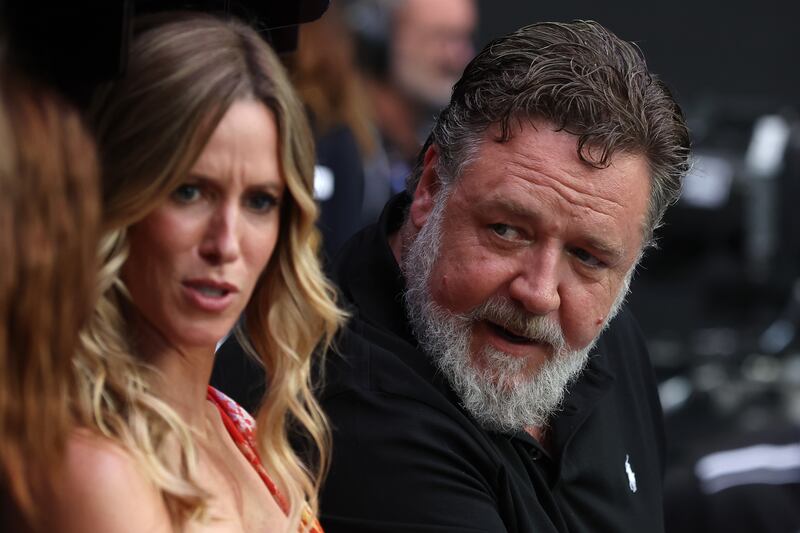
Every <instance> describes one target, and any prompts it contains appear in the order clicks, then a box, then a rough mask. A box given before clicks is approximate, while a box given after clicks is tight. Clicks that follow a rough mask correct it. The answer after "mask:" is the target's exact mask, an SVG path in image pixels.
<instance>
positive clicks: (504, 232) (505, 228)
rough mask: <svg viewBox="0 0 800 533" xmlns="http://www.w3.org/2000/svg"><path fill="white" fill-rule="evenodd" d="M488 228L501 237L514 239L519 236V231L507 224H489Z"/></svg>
mask: <svg viewBox="0 0 800 533" xmlns="http://www.w3.org/2000/svg"><path fill="white" fill-rule="evenodd" d="M489 228H490V229H491V230H492V231H493V232H494V234H495V235H497V236H498V237H502V238H503V239H509V240H516V239H519V238H520V234H519V231H517V230H516V229H514V228H513V227H511V226H509V225H507V224H490V225H489Z"/></svg>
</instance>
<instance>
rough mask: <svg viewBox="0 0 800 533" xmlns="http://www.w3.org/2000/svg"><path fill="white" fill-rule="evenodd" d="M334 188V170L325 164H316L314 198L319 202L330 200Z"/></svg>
mask: <svg viewBox="0 0 800 533" xmlns="http://www.w3.org/2000/svg"><path fill="white" fill-rule="evenodd" d="M333 189H334V177H333V171H332V170H331V169H329V168H328V167H326V166H323V165H316V166H314V199H315V200H317V201H319V202H324V201H325V200H330V198H331V196H333Z"/></svg>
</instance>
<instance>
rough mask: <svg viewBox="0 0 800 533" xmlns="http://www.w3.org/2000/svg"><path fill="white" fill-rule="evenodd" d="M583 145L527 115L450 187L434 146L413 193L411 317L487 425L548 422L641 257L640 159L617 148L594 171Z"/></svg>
mask: <svg viewBox="0 0 800 533" xmlns="http://www.w3.org/2000/svg"><path fill="white" fill-rule="evenodd" d="M487 138H488V139H491V138H492V137H491V133H490V134H489V135H487ZM576 146H577V139H576V138H575V137H574V136H572V135H570V134H568V133H566V132H563V131H555V130H554V128H553V127H552V126H551V125H549V124H548V123H546V122H542V123H539V124H538V126H537V127H534V126H533V125H528V126H526V127H523V128H522V131H521V132H519V133H516V134H515V136H514V137H512V138H511V140H509V141H508V142H505V143H496V142H492V141H490V140H487V141H485V142H484V143H482V144H481V146H480V149H479V152H478V156H477V158H476V159H475V162H474V163H472V164H471V165H469V166H468V168H467V169H466V170H465V171H464V172H463V173H462V175H461V176H460V177H459V178H458V179H457V180H455V182H454V183H453V184H452V185H449V186H448V188H446V189H442V188H439V187H438V185H437V181H436V172H435V169H436V155H435V153H434V155H433V156H432V157H428V158H426V163H425V167H424V169H423V175H422V178H421V181H420V184H419V186H418V187H417V190H416V192H415V196H414V200H413V202H412V206H411V210H410V212H409V216H410V220H411V221H412V223H413V224H414V225H415V226H417V229H418V230H419V231H418V233H417V234H416V236H415V237H414V238H413V240H412V241H411V242H409V243H407V246H406V249H405V251H404V253H403V257H402V261H401V262H402V265H401V267H402V270H403V273H404V275H405V278H406V284H407V293H406V296H405V299H406V306H407V310H408V314H409V317H410V321H411V324H412V327H413V328H414V331H415V334H416V335H417V338H418V340H419V341H420V344H421V346H422V347H423V349H424V350H425V351H426V352H427V353H429V354H430V355H431V356H432V357H434V359H435V360H436V362H437V364H438V366H439V368H440V369H441V370H442V372H443V373H444V374H445V376H447V378H448V380H449V381H450V384H451V386H452V387H453V388H454V390H455V391H456V392H457V393H458V395H459V396H460V398H461V400H462V403H463V404H464V406H465V408H466V409H467V410H468V411H469V412H470V413H471V414H472V415H473V416H474V417H475V418H476V419H477V420H478V421H479V422H480V423H482V424H483V425H484V426H486V427H490V428H496V429H502V430H509V429H523V428H526V427H532V426H533V427H542V426H545V425H546V424H547V421H548V419H549V417H550V416H551V414H552V413H553V411H554V410H555V409H557V408H558V405H559V403H560V401H561V399H562V398H563V395H564V392H565V390H566V388H567V386H568V384H569V382H570V381H571V380H572V379H574V377H575V376H577V375H578V374H579V373H580V371H581V369H582V368H583V367H584V366H585V364H586V361H587V358H588V353H589V352H590V350H591V348H592V346H593V345H594V343H595V342H596V339H597V337H598V336H599V335H600V332H601V331H602V329H603V328H604V327H605V326H606V325H607V324H608V322H609V321H610V319H611V318H612V317H613V315H614V313H616V311H617V309H618V308H619V306H620V305H621V303H622V301H623V299H624V296H625V294H626V292H627V288H628V283H629V281H630V276H631V273H632V271H633V267H634V265H635V263H636V261H637V259H638V258H639V256H640V251H641V247H642V237H643V231H642V229H643V227H644V223H645V219H646V214H647V205H648V194H649V174H648V168H647V164H646V162H645V160H644V158H643V157H641V156H633V155H625V154H620V155H618V156H615V157H613V158H612V163H611V165H610V166H609V167H607V168H603V169H597V168H593V167H589V166H588V165H586V164H585V163H584V162H583V161H581V160H580V159H579V158H578V157H577V152H576ZM433 150H434V151H435V148H434V149H433Z"/></svg>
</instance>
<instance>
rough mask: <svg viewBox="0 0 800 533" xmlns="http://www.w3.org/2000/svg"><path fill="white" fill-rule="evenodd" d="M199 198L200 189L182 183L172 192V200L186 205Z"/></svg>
mask: <svg viewBox="0 0 800 533" xmlns="http://www.w3.org/2000/svg"><path fill="white" fill-rule="evenodd" d="M198 198H200V187H198V186H197V185H192V184H189V183H184V184H183V185H181V186H179V187H178V188H177V189H175V190H174V191H173V192H172V199H173V200H175V201H176V202H178V203H182V204H188V203H191V202H194V201H195V200H197V199H198Z"/></svg>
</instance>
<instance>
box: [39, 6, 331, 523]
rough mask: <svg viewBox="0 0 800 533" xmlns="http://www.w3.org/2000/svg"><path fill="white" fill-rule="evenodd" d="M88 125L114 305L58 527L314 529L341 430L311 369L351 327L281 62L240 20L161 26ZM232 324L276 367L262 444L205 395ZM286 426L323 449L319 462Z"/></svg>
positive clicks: (59, 504)
mask: <svg viewBox="0 0 800 533" xmlns="http://www.w3.org/2000/svg"><path fill="white" fill-rule="evenodd" d="M91 116H92V122H93V125H94V129H95V133H96V137H97V142H98V147H99V150H100V154H101V160H102V163H103V174H104V178H103V206H104V231H105V233H104V235H105V236H104V238H103V239H102V243H101V252H102V257H103V265H102V267H101V273H100V282H99V285H100V287H99V289H100V293H101V297H100V301H99V304H98V305H97V308H96V310H95V313H94V315H93V317H92V319H91V323H90V325H89V326H88V327H87V328H86V330H85V331H84V334H83V335H82V341H83V343H82V347H81V349H80V352H79V354H78V362H79V364H78V375H79V387H78V394H77V396H76V400H75V401H76V411H77V412H78V413H79V415H80V416H81V418H80V423H81V425H82V426H83V427H84V428H86V429H85V430H83V431H80V432H77V433H76V434H75V436H74V438H73V439H71V441H70V443H69V447H68V453H67V467H66V469H65V473H64V475H63V476H62V483H61V485H60V487H58V490H56V491H54V492H53V496H52V498H51V499H50V501H48V502H47V504H48V506H50V508H51V509H52V513H51V514H52V518H53V524H54V525H55V529H56V530H64V531H89V530H91V531H103V532H123V531H132V532H133V531H136V532H139V531H173V530H180V531H236V532H239V531H247V532H250V531H252V532H256V531H258V532H265V531H281V532H283V531H292V532H294V531H298V530H303V531H318V530H319V526H318V525H317V524H316V520H315V518H314V516H315V513H316V509H317V489H318V487H319V483H320V478H321V476H322V473H323V472H324V471H325V467H326V461H327V455H328V442H329V436H328V433H329V431H328V428H327V425H326V421H325V417H324V416H323V414H322V412H321V411H320V409H319V406H318V405H317V403H316V401H315V399H314V397H313V395H312V391H311V384H310V380H309V371H310V365H311V361H312V356H313V354H314V353H316V352H315V348H316V347H317V346H318V345H320V344H322V345H323V347H324V346H325V345H327V344H328V343H329V342H330V340H331V338H332V336H333V334H334V333H335V331H336V329H337V327H338V325H339V323H340V322H341V320H342V313H341V312H340V311H339V310H338V308H337V307H336V305H335V303H334V301H333V297H332V295H333V292H332V290H331V287H330V286H329V285H328V282H327V281H326V280H325V278H324V277H323V275H322V273H321V271H320V267H319V264H318V261H317V247H318V236H317V231H316V230H315V229H314V221H315V218H316V215H317V210H316V206H315V204H314V201H313V199H312V192H311V191H312V176H313V161H314V160H313V149H312V145H311V137H310V135H309V131H308V127H307V124H306V120H305V118H304V113H303V108H302V106H301V104H300V103H299V101H298V99H297V97H296V96H295V94H294V92H293V90H292V88H291V86H290V84H289V82H288V80H287V77H286V75H285V73H284V71H283V69H282V67H281V65H280V64H279V62H278V60H277V58H276V56H275V55H274V54H273V53H272V51H271V50H270V49H269V47H268V46H267V45H266V44H265V43H264V42H263V41H262V40H261V38H260V37H259V35H258V34H257V33H256V32H255V31H253V30H252V29H251V28H249V27H248V26H246V25H244V24H242V23H239V22H237V21H233V20H225V21H223V20H220V19H217V18H214V17H211V16H208V15H202V14H189V13H177V14H162V15H158V16H153V17H150V18H146V19H142V20H141V21H139V23H138V25H137V29H136V34H135V36H134V39H133V43H132V46H131V50H130V59H129V62H128V67H127V71H126V74H125V76H124V78H122V79H120V80H118V81H116V82H113V83H111V84H109V85H108V86H107V87H104V88H102V89H101V90H100V91H99V94H98V95H97V97H96V99H95V101H94V104H93V106H92V109H91ZM240 316H241V317H242V318H241V320H240V319H239V317H240ZM234 325H237V334H238V335H239V338H240V342H242V344H243V345H244V346H246V347H247V350H248V351H249V352H250V353H251V354H252V355H253V356H254V357H257V358H258V359H259V360H260V361H261V362H262V363H263V366H264V370H265V372H266V379H267V383H268V387H267V393H266V395H265V397H264V399H263V402H262V405H261V408H260V410H259V412H258V415H257V417H256V421H255V422H256V428H257V429H254V428H253V421H252V420H251V419H249V416H248V415H247V414H246V413H245V412H244V411H243V410H241V409H240V408H238V407H237V406H236V405H235V404H234V403H233V402H232V401H230V400H228V399H227V398H226V397H225V396H224V395H222V394H221V393H219V392H218V391H215V390H213V389H210V388H209V387H208V381H209V377H210V373H211V369H212V365H213V360H214V348H215V344H216V342H217V341H218V340H219V339H220V338H221V337H223V336H224V335H225V334H226V333H227V332H228V331H229V330H230V329H231V328H232V327H234ZM290 431H291V432H292V433H294V432H295V431H296V432H297V433H298V435H299V436H300V438H304V439H305V440H306V441H308V442H311V443H312V444H313V445H314V446H313V448H314V449H315V450H316V455H315V456H314V457H311V458H307V457H306V460H308V461H310V462H311V464H308V463H307V462H304V461H303V460H301V458H300V457H299V456H298V454H297V453H296V452H295V451H294V450H293V449H292V447H291V446H290V443H289V437H290V435H289V433H290Z"/></svg>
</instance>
